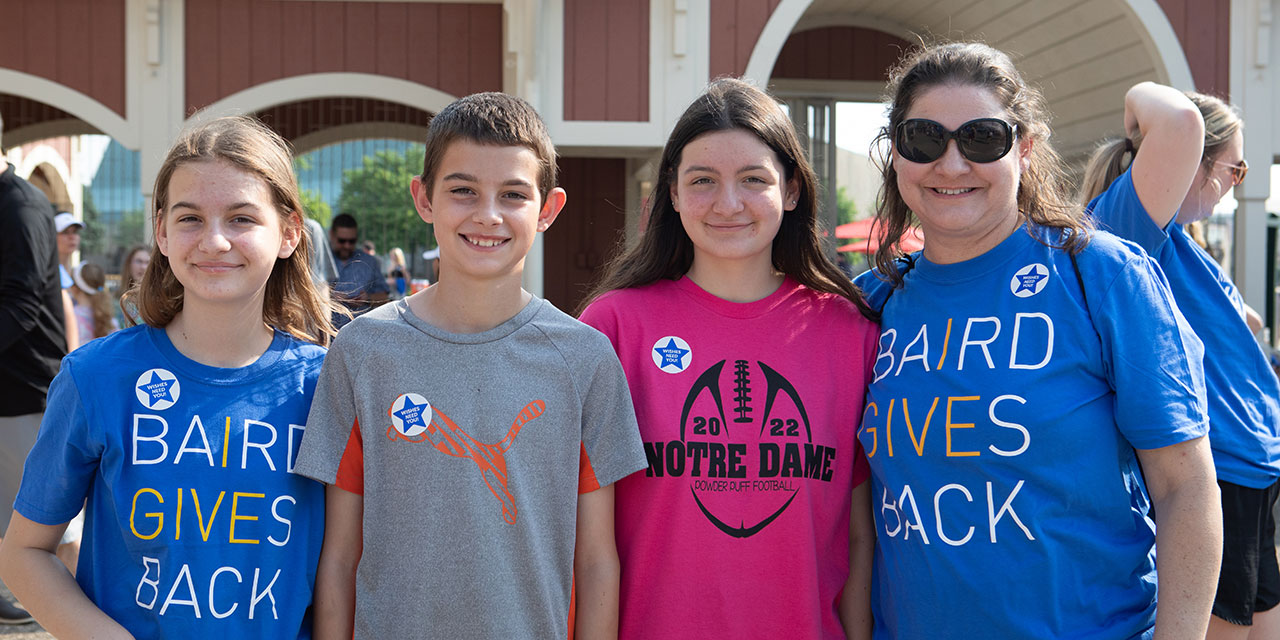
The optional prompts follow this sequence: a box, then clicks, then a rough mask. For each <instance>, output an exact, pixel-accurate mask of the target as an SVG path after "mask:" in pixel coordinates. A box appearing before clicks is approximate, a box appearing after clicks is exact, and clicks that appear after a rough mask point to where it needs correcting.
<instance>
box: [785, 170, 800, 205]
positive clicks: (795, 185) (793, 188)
mask: <svg viewBox="0 0 1280 640" xmlns="http://www.w3.org/2000/svg"><path fill="white" fill-rule="evenodd" d="M798 204H800V180H799V179H797V178H796V176H791V179H790V180H787V182H786V187H785V188H784V189H783V190H782V210H783V211H795V210H796V205H798Z"/></svg>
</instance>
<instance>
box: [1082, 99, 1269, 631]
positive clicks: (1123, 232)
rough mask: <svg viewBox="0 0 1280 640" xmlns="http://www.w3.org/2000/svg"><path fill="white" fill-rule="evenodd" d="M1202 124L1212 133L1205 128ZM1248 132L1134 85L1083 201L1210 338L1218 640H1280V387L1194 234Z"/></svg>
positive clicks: (1230, 115) (1237, 164)
mask: <svg viewBox="0 0 1280 640" xmlns="http://www.w3.org/2000/svg"><path fill="white" fill-rule="evenodd" d="M1188 98H1190V99H1189V100H1188ZM1201 117H1203V119H1204V127H1203V136H1202V135H1201V128H1200V127H1198V126H1195V125H1196V121H1197V120H1199V119H1200V118H1201ZM1242 124H1243V123H1242V122H1241V121H1240V117H1239V116H1238V115H1236V114H1235V112H1234V111H1232V109H1231V107H1229V106H1228V105H1227V104H1225V103H1224V102H1222V101H1221V100H1219V99H1217V98H1214V97H1212V96H1206V95H1202V94H1197V93H1188V94H1186V96H1185V97H1184V95H1183V94H1182V93H1181V92H1179V91H1177V90H1175V89H1172V88H1170V87H1164V86H1160V85H1156V84H1152V83H1149V82H1148V83H1143V84H1139V85H1136V86H1134V87H1133V88H1132V89H1130V90H1129V92H1128V94H1127V95H1126V97H1125V129H1126V130H1127V131H1128V132H1129V134H1130V135H1129V138H1121V139H1117V140H1112V141H1109V142H1107V143H1104V144H1103V145H1102V146H1101V147H1099V148H1098V151H1097V152H1095V154H1094V156H1093V158H1092V160H1091V161H1090V163H1089V168H1088V170H1087V171H1086V173H1085V191H1084V194H1083V195H1084V196H1085V199H1086V201H1090V205H1089V208H1090V209H1091V211H1092V212H1093V215H1094V217H1095V218H1096V219H1097V221H1098V223H1099V226H1101V227H1103V228H1107V229H1110V230H1112V231H1113V232H1115V233H1116V234H1118V235H1120V236H1121V237H1124V238H1126V239H1129V240H1132V241H1134V242H1136V243H1137V244H1139V245H1141V246H1142V248H1143V249H1146V250H1147V252H1148V253H1150V254H1151V256H1152V257H1153V258H1155V259H1156V261H1157V262H1159V263H1160V267H1161V268H1162V269H1163V270H1164V273H1165V275H1166V276H1168V279H1169V287H1170V289H1171V290H1172V291H1173V297H1174V299H1175V300H1176V301H1177V302H1178V305H1179V307H1180V308H1181V309H1182V312H1183V313H1184V314H1185V315H1186V318H1187V322H1188V323H1189V324H1190V325H1191V327H1192V328H1193V329H1195V332H1196V334H1197V335H1198V336H1200V338H1201V339H1202V340H1203V341H1204V346H1205V354H1206V355H1207V357H1206V358H1205V361H1204V375H1205V385H1206V388H1207V391H1208V394H1207V397H1208V407H1209V425H1210V427H1211V431H1210V435H1209V440H1210V443H1211V444H1212V449H1213V461H1214V464H1215V466H1216V467H1217V477H1218V485H1219V487H1220V488H1221V491H1222V511H1223V523H1222V527H1223V534H1224V535H1223V538H1224V540H1225V544H1224V546H1223V553H1222V571H1221V575H1220V576H1219V580H1218V593H1217V596H1216V598H1215V599H1214V603H1213V617H1212V618H1211V619H1210V622H1209V636H1208V637H1209V638H1210V639H1211V640H1212V639H1217V638H1224V639H1225V638H1241V639H1244V638H1255V639H1256V638H1277V637H1280V609H1277V608H1276V605H1277V604H1280V569H1277V565H1276V552H1275V544H1276V533H1275V526H1274V518H1273V510H1274V508H1275V503H1276V496H1277V493H1280V434H1277V431H1276V430H1277V429H1278V428H1280V406H1278V405H1277V402H1278V401H1280V383H1278V382H1277V380H1276V376H1275V373H1274V372H1273V371H1272V369H1271V367H1270V366H1268V362H1267V357H1266V356H1265V355H1264V354H1263V353H1262V350H1261V349H1260V348H1259V347H1258V343H1257V341H1255V340H1254V337H1253V331H1252V330H1251V329H1250V328H1249V327H1248V326H1246V320H1245V313H1246V310H1247V309H1248V308H1247V307H1246V306H1245V304H1244V301H1243V300H1242V299H1241V298H1240V292H1239V291H1237V290H1236V287H1235V285H1233V284H1232V283H1231V279H1230V278H1229V277H1228V276H1227V274H1226V272H1224V271H1223V270H1222V268H1221V267H1219V266H1218V263H1217V262H1215V261H1214V260H1213V258H1211V257H1209V255H1208V254H1207V253H1205V252H1204V251H1203V250H1202V249H1201V248H1200V247H1199V246H1198V245H1196V244H1195V242H1194V241H1192V239H1191V238H1190V237H1189V235H1188V233H1187V231H1186V228H1185V227H1184V225H1186V224H1188V223H1190V222H1194V221H1197V220H1201V219H1204V218H1206V217H1208V216H1209V214H1210V213H1212V211H1213V207H1214V205H1215V204H1217V203H1218V200H1220V199H1221V198H1222V197H1223V196H1224V195H1226V193H1227V191H1228V190H1230V189H1231V187H1233V186H1235V185H1238V184H1240V182H1241V181H1242V180H1244V175H1245V172H1246V171H1247V170H1248V167H1249V166H1248V165H1247V164H1245V162H1244V136H1243V135H1242V133H1241V129H1242ZM1202 147H1203V150H1202Z"/></svg>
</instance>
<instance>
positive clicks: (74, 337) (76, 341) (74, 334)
mask: <svg viewBox="0 0 1280 640" xmlns="http://www.w3.org/2000/svg"><path fill="white" fill-rule="evenodd" d="M62 327H63V330H64V331H65V332H66V334H67V353H71V352H72V351H75V350H76V347H78V346H80V323H79V322H77V321H76V309H75V305H73V304H72V303H71V294H69V293H67V290H66V289H63V290H62Z"/></svg>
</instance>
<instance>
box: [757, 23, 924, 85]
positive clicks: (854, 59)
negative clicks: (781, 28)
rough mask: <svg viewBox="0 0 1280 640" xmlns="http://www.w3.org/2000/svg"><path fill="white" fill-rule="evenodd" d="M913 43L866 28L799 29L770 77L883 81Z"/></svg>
mask: <svg viewBox="0 0 1280 640" xmlns="http://www.w3.org/2000/svg"><path fill="white" fill-rule="evenodd" d="M910 46H911V43H909V42H907V41H906V40H903V39H902V38H899V37H897V36H893V35H889V34H887V33H884V32H882V31H876V30H874V29H865V28H863V27H822V28H819V29H810V30H808V31H800V32H798V33H793V34H791V37H789V38H787V42H786V44H784V45H782V51H781V52H779V53H778V61H777V62H776V63H774V65H773V73H772V76H771V77H774V78H809V79H814V80H859V81H870V82H884V81H886V80H888V78H889V67H891V66H893V64H894V63H895V62H897V61H898V58H899V57H901V56H902V53H903V52H904V51H906V50H907V49H908V48H909V47H910Z"/></svg>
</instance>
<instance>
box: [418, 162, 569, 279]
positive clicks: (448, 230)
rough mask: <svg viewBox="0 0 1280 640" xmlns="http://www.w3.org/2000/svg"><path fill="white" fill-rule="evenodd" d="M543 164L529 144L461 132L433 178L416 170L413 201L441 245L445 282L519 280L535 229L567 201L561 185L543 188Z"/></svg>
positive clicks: (550, 219)
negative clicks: (475, 138)
mask: <svg viewBox="0 0 1280 640" xmlns="http://www.w3.org/2000/svg"><path fill="white" fill-rule="evenodd" d="M540 166H541V165H540V163H539V162H538V156H537V154H535V153H534V152H533V151H532V150H531V149H529V148H527V147H521V146H498V145H490V144H479V143H476V142H472V141H470V140H466V139H459V140H456V141H454V142H452V143H451V144H450V145H449V147H448V149H447V150H446V151H445V152H444V154H443V156H441V159H440V164H439V166H438V167H436V170H435V172H434V175H435V182H434V184H431V185H426V184H424V183H423V182H422V180H421V178H414V180H413V184H412V186H411V189H412V192H413V200H414V204H415V205H416V206H417V209H418V214H419V215H420V216H422V219H423V220H425V221H426V222H428V223H430V224H432V225H434V230H435V236H436V242H438V243H439V245H440V279H441V281H442V282H443V281H445V280H447V279H451V278H458V277H462V278H465V279H468V280H472V281H494V280H498V281H510V280H513V281H514V282H516V283H518V282H519V280H520V276H521V273H522V272H523V270H524V258H525V256H526V255H528V253H529V249H530V247H532V246H533V240H534V238H535V236H536V235H537V233H538V232H541V231H546V230H547V228H548V227H550V226H551V223H552V222H554V221H555V218H556V215H558V214H559V212H560V209H561V208H562V207H563V206H564V202H565V194H564V190H563V189H560V188H555V189H552V190H551V192H549V193H548V194H547V195H546V197H545V198H543V197H541V196H540V195H539V193H538V186H537V185H538V178H539V175H540V173H539V171H540Z"/></svg>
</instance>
